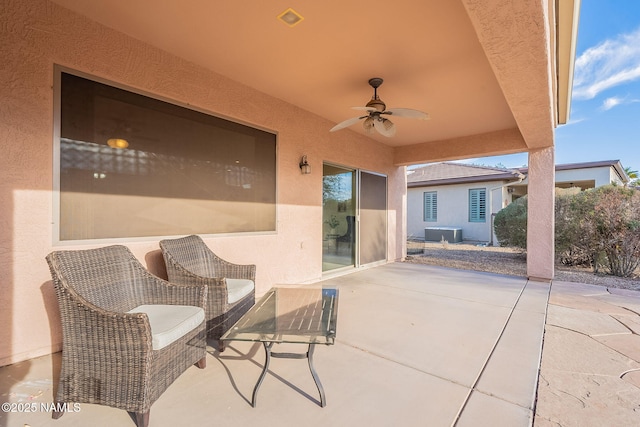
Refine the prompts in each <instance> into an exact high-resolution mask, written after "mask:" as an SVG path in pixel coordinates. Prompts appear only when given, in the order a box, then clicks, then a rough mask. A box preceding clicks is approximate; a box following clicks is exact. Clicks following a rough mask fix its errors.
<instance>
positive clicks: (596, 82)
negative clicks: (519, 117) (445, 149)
mask: <svg viewBox="0 0 640 427" xmlns="http://www.w3.org/2000/svg"><path fill="white" fill-rule="evenodd" d="M555 143H556V164H564V163H578V162H591V161H599V160H620V162H621V163H622V166H623V167H625V168H626V167H629V168H630V169H631V170H633V171H639V170H640V1H639V0H582V2H581V8H580V17H579V22H578V41H577V46H576V58H575V70H574V80H573V93H572V99H571V110H570V116H569V121H568V122H567V124H565V125H559V126H558V127H557V128H556V131H555ZM527 161H528V160H527V154H526V153H524V154H514V155H510V156H496V157H484V158H480V159H468V160H465V161H464V163H475V164H482V165H487V166H496V165H501V166H504V167H508V168H511V167H520V166H524V165H526V164H527Z"/></svg>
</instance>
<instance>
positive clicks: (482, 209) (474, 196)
mask: <svg viewBox="0 0 640 427" xmlns="http://www.w3.org/2000/svg"><path fill="white" fill-rule="evenodd" d="M486 217H487V190H486V189H485V188H473V189H471V190H469V222H485V221H486Z"/></svg>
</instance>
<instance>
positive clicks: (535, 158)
mask: <svg viewBox="0 0 640 427" xmlns="http://www.w3.org/2000/svg"><path fill="white" fill-rule="evenodd" d="M554 157H555V150H554V147H547V148H543V149H538V150H533V151H530V152H529V176H528V181H529V187H528V190H527V194H528V196H527V197H528V209H527V276H528V277H529V279H530V280H536V281H544V282H549V281H551V280H552V279H553V275H554V260H555V238H554V234H555V212H554V209H555V160H554Z"/></svg>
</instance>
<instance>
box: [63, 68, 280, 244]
mask: <svg viewBox="0 0 640 427" xmlns="http://www.w3.org/2000/svg"><path fill="white" fill-rule="evenodd" d="M53 68H54V76H53V80H54V91H53V92H54V94H53V95H54V105H53V107H54V108H53V114H54V117H53V119H54V120H53V121H54V123H53V124H54V127H53V135H52V136H53V144H52V147H53V175H54V176H53V178H54V179H53V211H52V214H53V218H52V228H53V230H52V232H53V233H52V240H53V242H52V243H53V245H54V246H57V245H76V244H99V243H121V242H136V241H151V240H158V239H159V238H165V237H171V236H176V235H182V234H184V233H183V232H179V231H175V232H171V233H169V234H157V233H154V235H151V234H144V235H120V236H114V237H88V238H78V239H76V238H65V237H64V236H63V234H62V233H61V231H62V230H61V226H62V225H61V223H62V217H61V212H62V201H61V194H62V189H61V187H62V185H61V175H62V174H61V170H62V159H61V145H62V143H61V141H62V139H64V138H62V135H61V132H62V130H61V128H62V117H61V116H62V75H63V73H64V74H69V75H71V76H75V77H79V78H82V79H86V80H90V81H92V82H95V83H98V84H101V85H106V86H111V87H113V88H115V89H119V90H124V91H127V92H130V93H132V94H135V95H139V96H142V97H146V98H149V99H151V100H154V101H159V102H161V103H167V104H171V105H172V106H174V107H178V108H181V109H184V110H190V111H192V112H195V113H198V114H204V115H207V116H210V117H212V118H214V119H217V120H222V121H226V122H230V123H231V124H233V125H239V126H243V127H247V128H251V129H254V130H256V131H261V132H265V133H267V134H271V135H272V136H273V144H274V145H273V163H272V171H273V175H272V176H273V181H272V183H273V187H272V188H273V193H272V194H273V197H272V209H273V210H272V214H273V221H272V223H273V225H272V226H271V227H267V228H264V229H262V230H260V229H254V230H247V231H224V232H218V231H215V232H207V231H203V232H201V233H197V234H200V235H202V236H226V235H232V236H237V235H265V234H266V235H269V234H277V232H278V223H279V221H278V175H279V173H278V164H279V162H278V151H279V135H278V132H276V131H274V130H271V129H267V128H264V127H261V126H256V125H254V124H251V123H247V122H243V121H240V120H235V119H230V118H228V117H224V116H221V115H216V114H213V113H212V112H210V111H207V110H204V109H200V108H196V107H194V106H192V105H189V104H186V103H182V102H178V101H175V100H173V99H168V98H165V97H162V96H159V95H157V94H154V93H149V92H146V91H142V90H138V89H135V88H132V87H129V86H126V85H123V84H120V83H117V82H114V81H111V80H107V79H103V78H100V77H97V76H95V75H91V74H88V73H83V72H80V71H77V70H74V69H71V68H67V67H64V66H61V65H58V64H54V67H53ZM194 233H195V231H194ZM61 236H62V238H61Z"/></svg>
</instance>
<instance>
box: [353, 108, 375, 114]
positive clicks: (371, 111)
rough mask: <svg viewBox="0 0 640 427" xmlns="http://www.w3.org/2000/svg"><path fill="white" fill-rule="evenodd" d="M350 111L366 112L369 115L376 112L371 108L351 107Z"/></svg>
mask: <svg viewBox="0 0 640 427" xmlns="http://www.w3.org/2000/svg"><path fill="white" fill-rule="evenodd" d="M351 109H352V110H360V111H368V112H370V113H373V112H374V111H378V110H376V109H375V108H373V107H351Z"/></svg>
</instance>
